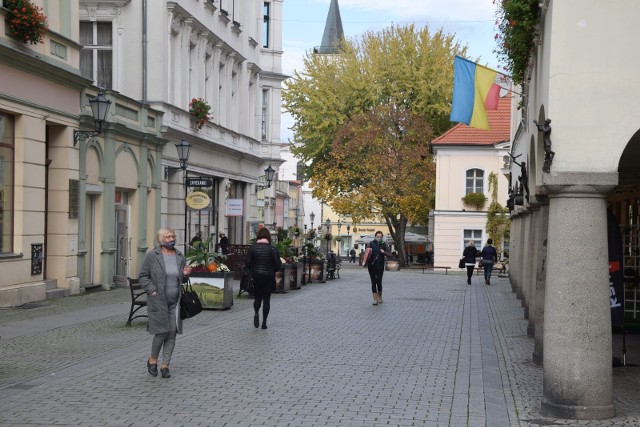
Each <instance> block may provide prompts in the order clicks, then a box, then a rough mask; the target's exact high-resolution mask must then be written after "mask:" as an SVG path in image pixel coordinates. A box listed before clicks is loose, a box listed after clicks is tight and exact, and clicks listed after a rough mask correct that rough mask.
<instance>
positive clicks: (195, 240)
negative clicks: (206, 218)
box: [189, 231, 202, 247]
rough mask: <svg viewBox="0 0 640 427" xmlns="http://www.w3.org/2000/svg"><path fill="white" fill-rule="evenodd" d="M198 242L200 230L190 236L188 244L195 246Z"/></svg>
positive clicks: (200, 236)
mask: <svg viewBox="0 0 640 427" xmlns="http://www.w3.org/2000/svg"><path fill="white" fill-rule="evenodd" d="M198 242H202V232H201V231H198V232H197V233H196V235H195V236H193V237H192V238H191V241H190V242H189V245H190V246H191V247H195V246H196V244H197V243H198Z"/></svg>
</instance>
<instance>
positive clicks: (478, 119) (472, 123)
mask: <svg viewBox="0 0 640 427" xmlns="http://www.w3.org/2000/svg"><path fill="white" fill-rule="evenodd" d="M497 74H498V72H497V71H494V70H491V69H490V68H486V67H483V66H481V65H478V64H476V63H475V62H471V61H469V60H468V59H464V58H462V57H460V56H457V55H456V57H455V59H454V61H453V101H452V103H451V115H450V116H449V120H451V121H452V122H460V123H465V124H466V125H468V126H469V127H474V128H479V129H489V120H488V119H487V110H488V109H489V110H492V109H496V108H497V106H498V95H499V93H500V87H499V86H498V85H496V84H495V80H496V75H497Z"/></svg>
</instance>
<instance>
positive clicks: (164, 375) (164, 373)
mask: <svg viewBox="0 0 640 427" xmlns="http://www.w3.org/2000/svg"><path fill="white" fill-rule="evenodd" d="M160 373H161V374H162V378H171V373H169V367H168V366H167V367H166V368H160Z"/></svg>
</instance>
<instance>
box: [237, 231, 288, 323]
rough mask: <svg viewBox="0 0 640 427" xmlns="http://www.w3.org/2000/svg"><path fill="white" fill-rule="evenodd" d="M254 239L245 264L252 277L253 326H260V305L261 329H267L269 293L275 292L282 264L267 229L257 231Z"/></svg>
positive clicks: (269, 306) (269, 303) (269, 304)
mask: <svg viewBox="0 0 640 427" xmlns="http://www.w3.org/2000/svg"><path fill="white" fill-rule="evenodd" d="M256 239H257V240H256V242H255V243H254V244H253V245H251V248H249V253H248V254H247V259H246V261H245V263H246V265H247V267H249V269H250V270H251V274H252V275H253V285H254V290H253V292H254V295H255V299H254V300H253V310H254V312H255V314H254V316H253V326H255V327H256V328H257V327H258V326H260V306H261V305H262V306H263V307H262V329H267V316H269V311H270V310H271V292H273V291H275V290H276V272H277V271H279V270H280V266H281V264H282V262H281V261H280V254H278V251H277V250H276V248H274V247H273V246H272V245H271V233H270V232H269V229H268V228H267V227H262V228H261V229H260V230H258V235H257V236H256ZM286 279H287V278H284V280H286Z"/></svg>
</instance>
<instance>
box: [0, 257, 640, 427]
mask: <svg viewBox="0 0 640 427" xmlns="http://www.w3.org/2000/svg"><path fill="white" fill-rule="evenodd" d="M343 266H345V264H344V263H343ZM340 274H341V276H342V278H341V279H336V280H333V281H330V282H327V283H324V284H321V283H313V284H310V285H307V286H305V287H303V289H301V290H297V291H291V292H289V293H286V294H275V295H274V296H273V297H272V312H271V315H270V316H269V329H268V330H266V331H265V330H261V329H255V328H254V327H253V324H252V319H253V311H252V306H251V305H252V301H251V300H249V299H247V298H239V299H238V298H236V300H235V303H234V306H233V307H232V308H231V309H230V310H227V311H205V312H203V313H202V314H200V315H198V316H197V317H195V318H193V319H189V320H187V321H185V333H184V334H183V335H180V336H178V340H177V343H176V349H175V351H174V355H173V358H172V364H171V372H172V378H171V379H168V380H165V379H161V378H153V377H150V376H149V375H148V374H147V372H146V366H145V361H146V359H147V357H148V352H149V349H150V344H151V338H150V336H149V335H148V334H147V332H146V330H145V325H146V321H145V320H144V319H143V320H136V321H134V326H132V327H126V326H124V324H125V322H126V318H127V313H128V309H129V306H128V304H129V303H128V299H129V293H128V290H122V289H117V290H114V291H110V292H101V293H98V294H88V295H82V296H77V297H69V298H63V299H60V300H55V301H48V302H44V303H43V304H42V306H41V307H38V308H33V309H29V310H24V309H11V310H0V335H1V336H2V339H1V340H0V425H2V426H35V425H47V426H48V425H70V426H153V425H157V426H164V425H171V426H198V425H202V426H225V425H228V426H378V425H380V426H381V425H385V426H388V425H391V426H414V425H415V426H489V427H494V426H497V427H502V426H505V427H506V426H549V425H576V426H577V425H580V426H582V425H590V426H619V425H628V426H631V425H636V426H637V425H640V393H638V391H640V370H638V371H636V370H634V368H630V367H628V368H616V369H615V370H614V389H615V402H616V409H617V412H618V416H617V417H616V418H614V419H611V420H604V421H591V422H588V421H573V420H554V419H549V418H544V417H542V416H540V414H539V412H538V410H539V407H540V400H541V394H542V369H541V368H540V367H538V366H536V365H535V364H533V362H531V354H532V352H533V340H532V339H531V338H527V336H526V326H527V323H526V321H525V320H524V319H523V309H522V307H521V304H520V301H518V300H517V299H516V298H515V295H514V294H513V293H512V292H511V286H510V284H509V282H508V280H507V279H504V278H496V279H494V280H492V285H491V286H485V285H482V284H481V280H480V278H478V277H475V278H474V280H473V285H472V286H467V285H466V283H465V278H464V277H463V276H462V275H457V274H449V275H443V274H421V273H420V271H419V270H418V271H410V270H403V271H400V272H386V273H385V276H384V303H383V304H382V305H380V306H372V305H371V299H372V298H371V293H370V285H369V283H368V275H367V273H366V271H365V270H364V269H359V268H355V267H353V266H345V267H343V269H342V271H341V272H340ZM236 286H237V282H236ZM635 369H637V368H635Z"/></svg>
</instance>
